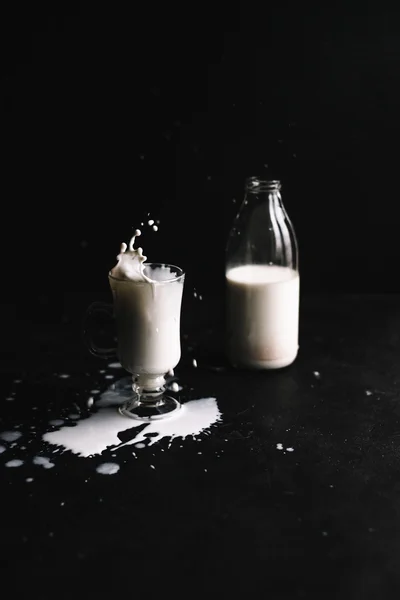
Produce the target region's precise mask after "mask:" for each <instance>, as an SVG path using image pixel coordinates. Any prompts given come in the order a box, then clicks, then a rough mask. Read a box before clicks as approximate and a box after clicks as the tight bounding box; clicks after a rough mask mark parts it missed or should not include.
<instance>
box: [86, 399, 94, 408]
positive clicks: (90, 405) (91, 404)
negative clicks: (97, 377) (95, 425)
mask: <svg viewBox="0 0 400 600" xmlns="http://www.w3.org/2000/svg"><path fill="white" fill-rule="evenodd" d="M93 403H94V400H93V398H88V400H87V403H86V404H87V405H88V408H91V407H92V406H93Z"/></svg>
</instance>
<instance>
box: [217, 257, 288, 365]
mask: <svg viewBox="0 0 400 600" xmlns="http://www.w3.org/2000/svg"><path fill="white" fill-rule="evenodd" d="M226 281H227V336H228V337H227V343H228V355H229V358H230V360H231V362H232V363H233V364H234V365H238V366H244V367H253V368H259V369H279V368H282V367H285V366H287V365H289V364H290V363H292V362H293V361H294V359H295V358H296V356H297V351H298V328H299V285H300V278H299V274H298V272H297V271H294V270H292V269H290V268H288V267H278V266H268V265H243V266H239V267H233V268H231V269H229V270H228V271H227V273H226Z"/></svg>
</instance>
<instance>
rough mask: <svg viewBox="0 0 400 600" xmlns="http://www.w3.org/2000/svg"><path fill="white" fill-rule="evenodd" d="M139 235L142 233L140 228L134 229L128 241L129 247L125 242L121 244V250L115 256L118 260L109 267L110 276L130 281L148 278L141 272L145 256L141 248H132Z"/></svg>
mask: <svg viewBox="0 0 400 600" xmlns="http://www.w3.org/2000/svg"><path fill="white" fill-rule="evenodd" d="M140 235H142V232H141V231H140V229H136V231H135V233H134V235H133V236H132V238H131V240H130V242H129V247H128V245H127V244H125V242H123V243H122V244H121V251H120V253H119V254H118V256H117V261H118V262H117V264H116V265H115V267H113V268H112V269H111V275H112V277H115V278H116V279H128V280H130V281H147V279H148V278H147V277H146V276H145V275H144V274H143V266H144V262H145V261H146V260H147V256H144V254H143V249H142V248H138V249H137V250H135V248H134V245H135V240H136V238H137V237H139V236H140ZM128 248H129V249H128Z"/></svg>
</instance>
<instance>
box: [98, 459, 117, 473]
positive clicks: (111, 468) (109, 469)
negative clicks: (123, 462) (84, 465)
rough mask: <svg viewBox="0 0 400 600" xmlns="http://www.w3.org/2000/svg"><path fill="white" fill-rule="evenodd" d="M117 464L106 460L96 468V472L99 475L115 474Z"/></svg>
mask: <svg viewBox="0 0 400 600" xmlns="http://www.w3.org/2000/svg"><path fill="white" fill-rule="evenodd" d="M119 468H120V467H119V465H118V464H117V463H112V462H106V463H102V464H101V465H99V466H98V467H97V468H96V472H97V473H100V475H115V473H118V471H119Z"/></svg>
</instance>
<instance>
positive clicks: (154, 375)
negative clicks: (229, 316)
mask: <svg viewBox="0 0 400 600" xmlns="http://www.w3.org/2000/svg"><path fill="white" fill-rule="evenodd" d="M139 235H140V230H138V229H137V230H136V231H135V235H134V236H133V237H132V239H131V240H130V242H129V246H127V244H122V245H121V252H120V254H119V255H118V257H117V258H118V263H117V264H116V266H115V267H114V268H113V269H112V270H111V272H110V275H109V281H110V286H111V290H112V293H113V299H114V313H115V317H116V321H117V337H118V357H119V360H120V362H121V365H122V366H123V368H124V369H126V370H127V371H128V372H129V373H132V374H133V375H138V376H139V381H138V383H139V384H140V385H141V386H142V387H145V388H146V389H148V390H152V389H156V388H158V387H160V385H162V384H163V383H164V377H163V375H164V374H165V373H167V372H168V371H169V370H171V369H173V368H174V367H176V365H177V364H178V362H179V360H180V357H181V342H180V312H181V304H182V293H183V283H184V276H183V275H182V276H181V277H177V275H176V273H175V272H174V271H171V269H170V267H169V266H167V265H151V264H145V260H146V257H145V256H144V255H143V250H142V248H138V249H135V248H134V243H135V238H136V237H137V236H139Z"/></svg>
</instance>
